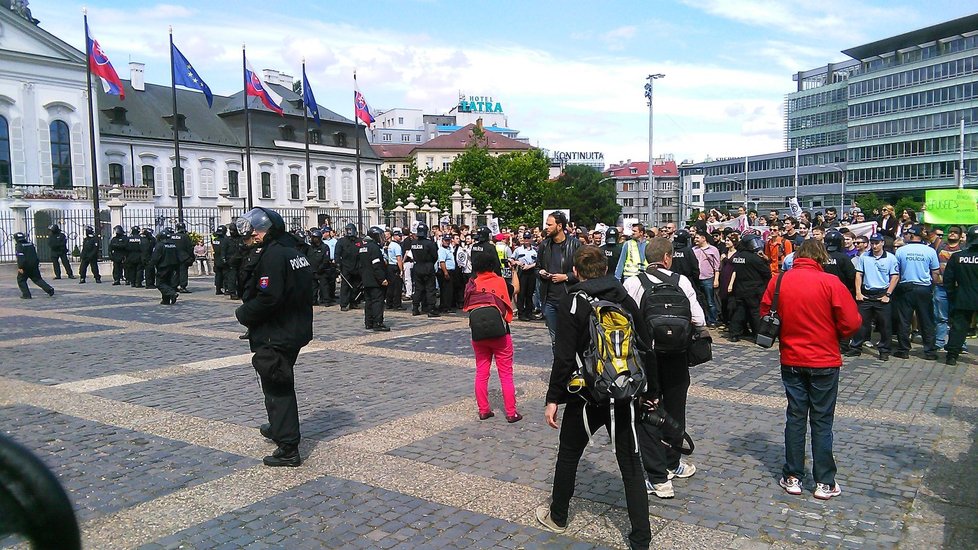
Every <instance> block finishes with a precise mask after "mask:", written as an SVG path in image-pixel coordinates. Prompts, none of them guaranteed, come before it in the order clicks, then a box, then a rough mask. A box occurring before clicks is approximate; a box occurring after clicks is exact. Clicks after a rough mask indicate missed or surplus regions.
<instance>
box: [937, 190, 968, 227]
mask: <svg viewBox="0 0 978 550" xmlns="http://www.w3.org/2000/svg"><path fill="white" fill-rule="evenodd" d="M923 214H924V221H925V222H927V223H934V224H952V223H954V224H960V225H973V224H978V189H932V190H929V191H927V193H926V196H925V199H924V212H923Z"/></svg>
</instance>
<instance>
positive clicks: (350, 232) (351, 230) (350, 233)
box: [343, 223, 357, 237]
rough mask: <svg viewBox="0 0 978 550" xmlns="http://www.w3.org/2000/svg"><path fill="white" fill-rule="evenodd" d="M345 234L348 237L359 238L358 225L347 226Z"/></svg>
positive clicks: (344, 230)
mask: <svg viewBox="0 0 978 550" xmlns="http://www.w3.org/2000/svg"><path fill="white" fill-rule="evenodd" d="M343 234H344V235H346V236H347V237H356V236H357V226H356V224H352V223H348V224H346V227H344V228H343Z"/></svg>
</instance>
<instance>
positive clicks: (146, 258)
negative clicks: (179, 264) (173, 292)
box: [136, 227, 156, 288]
mask: <svg viewBox="0 0 978 550" xmlns="http://www.w3.org/2000/svg"><path fill="white" fill-rule="evenodd" d="M155 249H156V237H154V236H153V231H152V230H151V229H150V228H148V227H144V228H143V230H142V231H141V232H140V234H139V251H140V256H141V260H140V264H139V271H137V273H136V278H137V279H139V280H143V278H144V277H145V280H146V288H156V266H155V265H153V250H155Z"/></svg>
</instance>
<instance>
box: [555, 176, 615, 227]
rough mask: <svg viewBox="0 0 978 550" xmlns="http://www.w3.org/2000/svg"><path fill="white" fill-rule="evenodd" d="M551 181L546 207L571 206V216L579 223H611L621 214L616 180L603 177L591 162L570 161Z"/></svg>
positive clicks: (588, 224)
mask: <svg viewBox="0 0 978 550" xmlns="http://www.w3.org/2000/svg"><path fill="white" fill-rule="evenodd" d="M549 185H550V188H549V189H548V190H547V193H546V196H545V197H544V201H543V206H544V210H547V209H555V208H569V209H570V211H571V219H572V220H573V221H574V223H575V224H577V225H579V226H584V227H594V226H595V225H596V224H597V223H605V224H608V225H611V224H614V223H615V222H616V221H617V220H618V216H619V215H621V205H620V204H618V201H617V200H616V191H615V182H614V180H612V179H607V178H603V177H602V174H601V172H599V171H598V170H596V169H594V168H591V167H590V166H582V165H570V166H568V167H567V168H565V169H564V173H563V174H561V175H560V177H559V178H557V179H556V180H554V181H553V182H551V183H550V184H549ZM537 219H539V218H537Z"/></svg>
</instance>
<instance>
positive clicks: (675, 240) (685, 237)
mask: <svg viewBox="0 0 978 550" xmlns="http://www.w3.org/2000/svg"><path fill="white" fill-rule="evenodd" d="M672 246H673V248H686V247H687V246H689V231H687V230H685V229H680V230H678V231H676V233H675V234H674V235H673V236H672Z"/></svg>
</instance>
